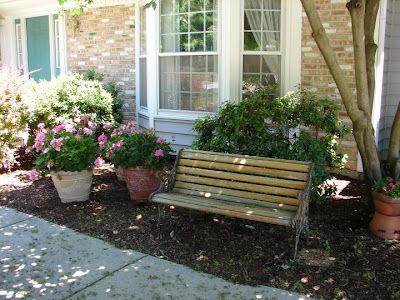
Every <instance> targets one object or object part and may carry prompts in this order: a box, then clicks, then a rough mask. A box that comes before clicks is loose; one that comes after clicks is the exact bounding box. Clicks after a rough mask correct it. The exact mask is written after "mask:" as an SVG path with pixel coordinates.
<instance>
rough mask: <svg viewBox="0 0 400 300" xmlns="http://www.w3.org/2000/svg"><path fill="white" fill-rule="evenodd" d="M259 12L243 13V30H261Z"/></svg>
mask: <svg viewBox="0 0 400 300" xmlns="http://www.w3.org/2000/svg"><path fill="white" fill-rule="evenodd" d="M261 25H262V23H261V11H253V10H246V11H245V12H244V30H253V31H254V30H261Z"/></svg>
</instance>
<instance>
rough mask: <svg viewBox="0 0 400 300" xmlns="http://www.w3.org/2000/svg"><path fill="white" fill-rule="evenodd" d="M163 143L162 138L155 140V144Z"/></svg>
mask: <svg viewBox="0 0 400 300" xmlns="http://www.w3.org/2000/svg"><path fill="white" fill-rule="evenodd" d="M164 142H165V139H164V138H162V137H159V138H158V139H157V141H156V143H157V144H161V143H164Z"/></svg>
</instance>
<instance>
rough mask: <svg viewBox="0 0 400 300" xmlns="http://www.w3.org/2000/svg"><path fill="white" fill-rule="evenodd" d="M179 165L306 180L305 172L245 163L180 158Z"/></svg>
mask: <svg viewBox="0 0 400 300" xmlns="http://www.w3.org/2000/svg"><path fill="white" fill-rule="evenodd" d="M179 165H181V166H186V167H197V168H203V169H212V170H221V171H224V170H225V171H231V172H235V173H241V174H251V175H264V176H271V177H277V178H284V179H293V180H299V181H304V182H306V181H307V180H308V174H307V173H301V172H294V171H286V170H277V169H268V168H261V167H254V166H245V165H235V164H228V163H219V162H211V161H204V160H193V159H185V158H182V159H180V160H179Z"/></svg>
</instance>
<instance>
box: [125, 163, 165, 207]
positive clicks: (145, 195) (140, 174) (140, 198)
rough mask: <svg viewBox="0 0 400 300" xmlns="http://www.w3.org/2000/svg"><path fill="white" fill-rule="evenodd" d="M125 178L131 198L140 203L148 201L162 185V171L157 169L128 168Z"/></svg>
mask: <svg viewBox="0 0 400 300" xmlns="http://www.w3.org/2000/svg"><path fill="white" fill-rule="evenodd" d="M124 178H125V182H126V186H127V188H128V191H129V195H130V197H131V200H133V201H135V202H139V203H142V202H147V201H148V199H149V196H150V195H151V193H153V192H155V191H156V190H157V189H158V188H159V186H160V171H156V170H150V169H142V168H127V169H124Z"/></svg>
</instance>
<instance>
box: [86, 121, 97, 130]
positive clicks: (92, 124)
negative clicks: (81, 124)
mask: <svg viewBox="0 0 400 300" xmlns="http://www.w3.org/2000/svg"><path fill="white" fill-rule="evenodd" d="M88 126H89V128H96V126H97V125H96V123H94V122H92V121H89V122H88Z"/></svg>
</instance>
